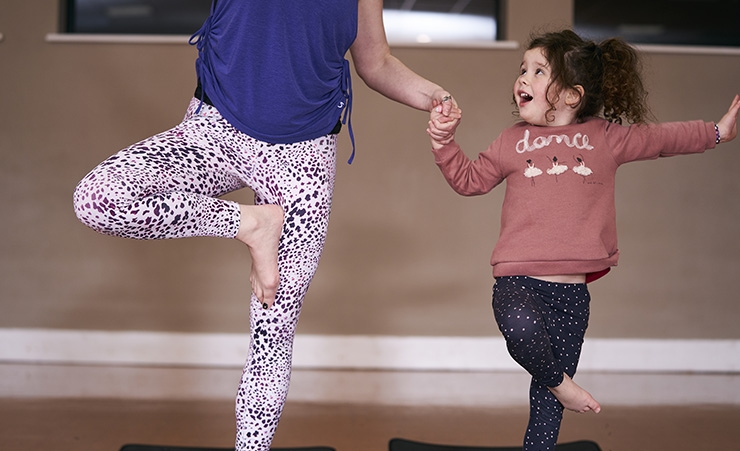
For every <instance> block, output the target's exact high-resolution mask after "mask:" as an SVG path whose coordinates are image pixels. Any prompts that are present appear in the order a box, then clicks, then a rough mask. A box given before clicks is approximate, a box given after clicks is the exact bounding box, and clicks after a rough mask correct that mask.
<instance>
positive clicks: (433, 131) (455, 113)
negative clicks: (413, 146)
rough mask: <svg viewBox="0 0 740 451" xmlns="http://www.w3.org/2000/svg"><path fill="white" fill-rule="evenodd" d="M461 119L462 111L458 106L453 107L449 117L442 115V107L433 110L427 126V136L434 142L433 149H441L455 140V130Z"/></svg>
mask: <svg viewBox="0 0 740 451" xmlns="http://www.w3.org/2000/svg"><path fill="white" fill-rule="evenodd" d="M461 119H462V110H461V109H460V108H458V107H457V105H454V104H453V105H452V108H451V109H450V113H449V114H448V115H447V116H444V115H443V114H442V107H441V105H440V106H437V107H436V108H434V109H432V112H431V113H430V115H429V123H428V126H427V134H428V135H429V137H430V138H431V140H432V149H434V150H437V149H440V148H441V147H442V146H444V145H445V144H449V143H451V142H452V141H453V140H454V139H455V130H456V129H457V126H458V125H460V120H461Z"/></svg>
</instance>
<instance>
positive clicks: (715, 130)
mask: <svg viewBox="0 0 740 451" xmlns="http://www.w3.org/2000/svg"><path fill="white" fill-rule="evenodd" d="M719 141H720V136H719V127H718V126H717V124H714V143H715V144H719Z"/></svg>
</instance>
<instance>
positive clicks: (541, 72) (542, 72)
mask: <svg viewBox="0 0 740 451" xmlns="http://www.w3.org/2000/svg"><path fill="white" fill-rule="evenodd" d="M535 73H536V74H538V75H544V74H545V71H543V70H542V69H537V71H535Z"/></svg>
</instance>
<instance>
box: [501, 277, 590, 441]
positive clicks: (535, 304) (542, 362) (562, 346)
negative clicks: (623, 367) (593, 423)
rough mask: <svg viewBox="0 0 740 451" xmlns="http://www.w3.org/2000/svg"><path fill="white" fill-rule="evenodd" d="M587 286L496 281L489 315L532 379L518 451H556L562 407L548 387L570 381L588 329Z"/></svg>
mask: <svg viewBox="0 0 740 451" xmlns="http://www.w3.org/2000/svg"><path fill="white" fill-rule="evenodd" d="M590 300H591V296H590V294H589V292H588V288H587V286H586V284H566V283H552V282H546V281H542V280H538V279H534V278H531V277H525V276H509V277H499V278H497V279H496V283H495V285H494V286H493V312H494V316H495V318H496V323H497V324H498V327H499V330H500V331H501V333H502V334H503V336H504V339H505V340H506V346H507V348H508V350H509V354H511V356H512V358H513V359H514V360H515V361H516V362H517V363H518V364H519V365H521V366H522V368H524V369H525V370H526V371H527V372H528V373H529V374H530V375H531V376H532V382H531V384H530V390H529V425H528V427H527V432H526V434H525V437H524V447H523V451H547V450H553V449H555V443H556V442H557V438H558V433H559V431H560V422H561V421H562V418H563V406H562V404H560V402H559V401H558V400H557V398H555V396H554V395H553V394H552V393H551V392H550V390H548V388H547V387H557V386H558V385H560V384H561V383H562V382H563V373H565V374H567V375H568V376H570V377H571V378H572V377H573V376H574V375H575V372H576V368H577V366H578V359H579V358H580V355H581V347H582V345H583V337H584V335H585V334H586V328H587V327H588V316H589V303H590Z"/></svg>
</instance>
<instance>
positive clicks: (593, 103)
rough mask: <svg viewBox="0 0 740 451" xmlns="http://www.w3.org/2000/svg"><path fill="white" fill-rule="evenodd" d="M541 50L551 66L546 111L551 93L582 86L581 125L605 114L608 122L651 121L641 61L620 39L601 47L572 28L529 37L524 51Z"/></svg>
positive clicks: (551, 103)
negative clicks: (588, 118) (586, 120)
mask: <svg viewBox="0 0 740 451" xmlns="http://www.w3.org/2000/svg"><path fill="white" fill-rule="evenodd" d="M536 48H539V49H542V52H543V53H544V55H545V58H547V61H548V63H549V64H550V71H551V74H552V75H551V78H550V84H549V85H548V87H547V92H548V103H549V104H550V107H551V108H550V110H548V113H549V112H551V111H554V110H555V106H554V105H553V101H551V100H550V96H549V94H550V92H551V89H553V90H556V95H555V97H556V98H555V99H554V101H557V92H560V91H561V90H562V89H575V87H576V86H579V85H580V86H581V87H583V91H584V92H583V96H582V97H581V99H580V101H579V102H578V104H577V106H576V108H577V112H576V117H577V119H578V120H579V121H582V120H583V119H585V118H587V117H592V116H599V115H603V117H604V118H605V119H607V120H608V121H610V122H616V123H618V124H621V123H622V120H624V119H626V120H627V121H628V122H630V123H633V124H634V123H645V122H647V121H648V120H651V119H652V114H651V113H650V110H649V108H648V106H647V91H646V90H645V87H644V85H643V82H642V75H641V72H642V61H641V60H640V56H639V54H638V53H637V51H636V50H635V49H634V48H633V47H632V46H630V45H629V44H627V43H626V42H625V41H623V40H622V39H619V38H610V39H606V40H604V41H602V42H600V43H598V44H597V43H595V42H593V41H589V40H585V39H583V38H581V37H580V36H578V35H577V34H576V33H575V32H573V31H572V30H561V31H556V32H547V33H544V34H541V35H539V36H535V37H532V38H531V40H530V42H529V45H528V46H527V50H531V49H536Z"/></svg>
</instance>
